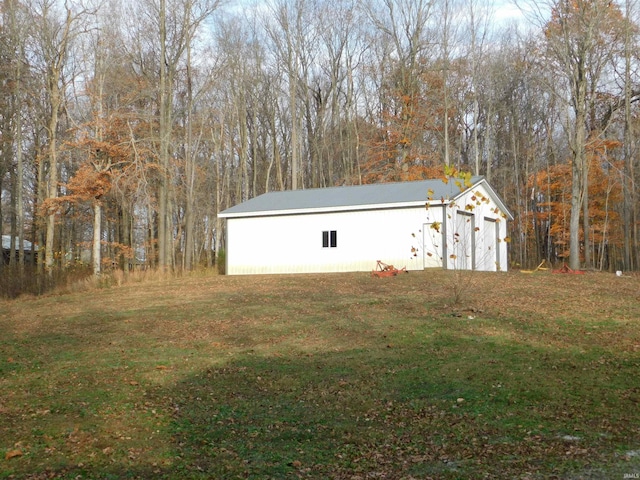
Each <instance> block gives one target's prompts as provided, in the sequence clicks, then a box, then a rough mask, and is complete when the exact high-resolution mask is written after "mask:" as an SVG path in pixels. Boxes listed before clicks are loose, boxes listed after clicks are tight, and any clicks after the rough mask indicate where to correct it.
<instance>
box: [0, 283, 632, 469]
mask: <svg viewBox="0 0 640 480" xmlns="http://www.w3.org/2000/svg"><path fill="white" fill-rule="evenodd" d="M452 282H464V285H458V287H463V291H464V295H463V296H462V299H461V301H460V302H457V303H456V302H454V300H455V299H454V295H453V293H452V292H453V290H454V289H453V287H452ZM639 292H640V279H638V278H637V277H622V278H620V277H616V276H614V275H610V274H596V273H590V274H587V275H580V276H568V275H553V274H550V273H537V274H531V275H526V274H520V273H517V272H514V273H508V274H484V273H473V274H469V275H467V276H453V275H451V273H450V272H441V271H433V272H419V273H416V272H412V273H410V274H408V275H400V276H398V277H392V278H385V279H376V278H372V277H370V276H369V275H367V274H326V275H301V276H293V275H282V276H256V277H224V276H216V275H214V276H209V277H207V276H202V275H200V276H193V277H183V278H179V279H164V280H160V281H158V280H155V281H149V282H146V283H136V284H126V283H124V284H123V285H121V286H118V287H112V288H105V289H94V290H91V291H89V292H82V293H80V292H78V293H69V294H66V295H57V296H54V295H51V296H46V297H37V298H36V297H34V298H27V297H25V298H21V299H19V300H14V301H3V302H0V329H1V331H2V336H1V337H0V391H2V392H3V396H2V397H1V398H0V478H74V479H75V478H203V479H204V478H236V477H241V478H285V477H289V476H291V477H294V478H475V477H479V478H483V477H490V478H522V479H525V478H530V479H533V478H554V477H555V478H598V475H599V476H600V477H603V476H604V477H605V478H611V476H612V475H618V476H620V477H622V475H623V474H624V473H629V474H634V473H636V472H640V458H639V457H640V456H634V455H628V454H627V453H628V452H635V451H638V449H640V427H638V425H640V409H639V408H638V403H639V402H640V384H639V383H638V381H637V372H638V367H639V366H640V328H638V327H639V326H640V325H639V323H640V299H639V296H640V293H639ZM590 475H591V476H590Z"/></svg>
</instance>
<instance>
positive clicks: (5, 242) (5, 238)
mask: <svg viewBox="0 0 640 480" xmlns="http://www.w3.org/2000/svg"><path fill="white" fill-rule="evenodd" d="M13 245H14V246H15V249H16V250H18V247H19V245H20V243H19V240H18V238H17V237H16V238H15V239H14V244H13ZM22 245H24V249H25V250H26V251H30V250H32V249H33V245H32V244H31V242H30V241H29V240H23V241H22ZM2 249H3V250H10V249H11V235H2ZM34 250H36V251H37V250H38V247H37V246H36V247H35V249H34Z"/></svg>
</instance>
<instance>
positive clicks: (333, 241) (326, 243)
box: [322, 230, 338, 248]
mask: <svg viewBox="0 0 640 480" xmlns="http://www.w3.org/2000/svg"><path fill="white" fill-rule="evenodd" d="M337 246H338V232H336V231H335V230H325V231H324V232H322V248H336V247H337Z"/></svg>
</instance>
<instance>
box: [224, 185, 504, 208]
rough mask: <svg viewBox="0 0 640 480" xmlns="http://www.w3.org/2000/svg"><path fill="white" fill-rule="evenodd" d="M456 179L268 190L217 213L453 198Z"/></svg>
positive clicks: (370, 205)
mask: <svg viewBox="0 0 640 480" xmlns="http://www.w3.org/2000/svg"><path fill="white" fill-rule="evenodd" d="M481 182H484V183H485V185H486V187H487V188H488V189H489V191H490V192H491V193H492V194H493V195H495V201H496V202H497V203H498V204H499V205H500V206H501V207H503V208H504V210H505V213H506V214H507V215H509V216H511V214H510V213H509V212H508V210H507V209H506V207H504V204H503V203H502V201H501V200H500V198H499V197H498V196H497V195H496V194H495V192H494V191H493V189H491V187H490V186H489V185H488V184H487V183H486V181H485V180H484V177H481V176H477V177H473V178H472V179H471V183H472V185H474V186H475V185H477V184H478V183H481ZM463 190H464V189H462V190H461V188H460V186H458V185H456V182H455V180H451V181H449V182H447V183H445V182H444V181H442V180H440V179H438V180H422V181H417V182H401V183H379V184H371V185H357V186H345V187H329V188H311V189H307V190H286V191H276V192H269V193H265V194H263V195H259V196H257V197H255V198H252V199H251V200H248V201H246V202H243V203H240V204H239V205H236V206H234V207H231V208H228V209H227V210H224V211H223V212H220V213H219V214H218V216H219V217H221V218H233V217H247V216H260V215H278V214H281V215H282V214H287V213H307V212H308V213H311V212H319V211H340V210H342V211H344V210H351V209H354V210H360V209H364V208H376V207H378V208H379V207H382V206H385V207H389V208H391V207H393V206H394V205H396V206H401V205H406V204H416V205H419V204H420V203H421V202H425V203H426V202H427V200H428V198H427V197H430V199H432V200H436V201H440V199H442V198H444V199H454V198H456V197H457V196H458V195H460V194H461V193H462V191H463Z"/></svg>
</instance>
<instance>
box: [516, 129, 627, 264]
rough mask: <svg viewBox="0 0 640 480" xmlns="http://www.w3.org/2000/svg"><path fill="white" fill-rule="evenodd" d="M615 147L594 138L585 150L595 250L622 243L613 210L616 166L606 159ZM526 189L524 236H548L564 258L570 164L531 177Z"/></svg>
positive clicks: (617, 194) (617, 195)
mask: <svg viewBox="0 0 640 480" xmlns="http://www.w3.org/2000/svg"><path fill="white" fill-rule="evenodd" d="M617 146H619V145H618V144H617V143H614V142H610V141H606V140H596V139H594V140H592V141H591V143H590V146H589V148H588V160H589V192H588V193H589V223H590V232H589V235H590V240H591V243H592V245H593V246H594V247H595V248H598V249H599V248H600V247H602V246H607V247H608V246H617V247H621V246H622V241H623V232H622V230H621V222H620V212H619V211H618V210H617V209H616V207H617V206H618V205H620V204H621V203H622V185H621V183H620V174H619V172H620V165H618V164H617V162H616V161H614V160H612V159H610V158H609V153H610V152H611V149H613V148H616V147H617ZM527 189H528V192H530V195H531V197H530V200H531V202H532V208H531V210H530V211H528V212H527V213H526V217H527V231H528V233H529V234H530V235H538V236H542V237H546V236H549V237H550V241H551V243H552V244H553V247H554V250H555V252H556V256H557V257H559V258H565V257H568V255H569V218H570V215H571V165H569V164H568V163H565V164H559V165H554V166H552V167H550V168H549V169H547V170H542V171H539V172H537V173H536V174H533V175H531V176H530V177H529V180H528V183H527ZM536 226H537V231H535V227H536ZM580 239H581V241H583V239H584V231H583V230H582V223H581V230H580ZM549 247H551V246H549Z"/></svg>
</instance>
